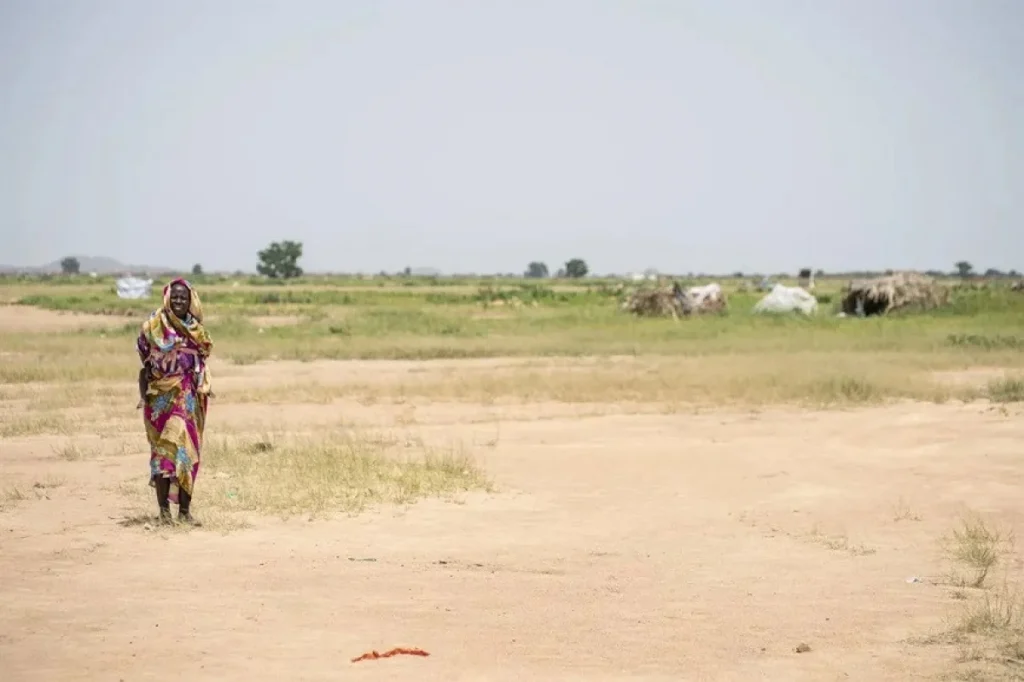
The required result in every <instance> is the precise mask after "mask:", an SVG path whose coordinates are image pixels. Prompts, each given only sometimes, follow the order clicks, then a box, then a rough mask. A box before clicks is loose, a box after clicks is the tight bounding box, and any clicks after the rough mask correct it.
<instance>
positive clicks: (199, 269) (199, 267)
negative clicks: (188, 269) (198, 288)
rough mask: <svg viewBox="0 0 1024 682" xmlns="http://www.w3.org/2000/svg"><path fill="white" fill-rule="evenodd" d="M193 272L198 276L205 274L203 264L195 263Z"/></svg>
mask: <svg viewBox="0 0 1024 682" xmlns="http://www.w3.org/2000/svg"><path fill="white" fill-rule="evenodd" d="M192 274H193V275H196V276H198V275H201V274H203V266H202V265H200V264H199V263H196V264H195V265H193V266H192Z"/></svg>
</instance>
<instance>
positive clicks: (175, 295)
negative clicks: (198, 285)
mask: <svg viewBox="0 0 1024 682" xmlns="http://www.w3.org/2000/svg"><path fill="white" fill-rule="evenodd" d="M167 301H168V307H170V309H171V312H172V313H174V316H175V317H177V318H178V319H180V320H183V319H185V318H186V317H187V316H188V313H189V308H190V307H191V303H192V291H191V290H190V289H189V288H188V285H187V284H185V282H182V281H176V282H172V283H171V289H170V292H169V294H168V296H167Z"/></svg>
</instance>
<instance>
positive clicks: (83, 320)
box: [0, 305, 125, 332]
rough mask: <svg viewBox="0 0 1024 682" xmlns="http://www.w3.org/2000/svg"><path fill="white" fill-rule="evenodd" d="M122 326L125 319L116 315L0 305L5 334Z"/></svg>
mask: <svg viewBox="0 0 1024 682" xmlns="http://www.w3.org/2000/svg"><path fill="white" fill-rule="evenodd" d="M124 324H125V319H124V318H123V317H118V316H116V315H86V314H84V313H72V312H67V313H60V312H55V311H52V310H43V309H41V308H33V307H30V306H23V305H0V329H2V330H4V331H5V332H66V331H74V330H76V329H96V328H102V327H119V326H123V325H124Z"/></svg>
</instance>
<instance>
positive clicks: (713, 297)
mask: <svg viewBox="0 0 1024 682" xmlns="http://www.w3.org/2000/svg"><path fill="white" fill-rule="evenodd" d="M686 295H687V296H688V297H689V298H690V300H691V301H693V303H694V305H696V306H697V307H698V308H700V307H701V306H703V305H704V304H705V302H709V301H718V300H720V299H721V298H722V287H720V286H718V285H717V284H715V283H714V282H712V283H711V284H705V285H704V286H702V287H690V288H689V289H687V290H686Z"/></svg>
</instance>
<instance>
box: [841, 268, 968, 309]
mask: <svg viewBox="0 0 1024 682" xmlns="http://www.w3.org/2000/svg"><path fill="white" fill-rule="evenodd" d="M947 303H949V288H948V287H945V286H943V285H941V284H939V283H938V282H936V281H935V280H934V279H932V278H931V277H926V276H924V275H920V274H918V273H916V272H898V273H896V274H893V275H889V276H887V277H877V278H875V279H866V280H856V281H852V282H850V283H849V284H847V285H846V287H845V289H844V290H843V298H842V302H841V307H842V311H843V313H845V314H847V315H856V316H858V317H865V316H871V315H887V314H888V313H891V312H893V311H895V310H902V309H910V308H913V309H917V310H931V309H934V308H938V307H940V306H943V305H946V304H947Z"/></svg>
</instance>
